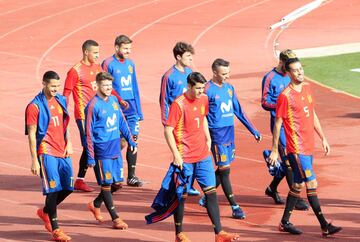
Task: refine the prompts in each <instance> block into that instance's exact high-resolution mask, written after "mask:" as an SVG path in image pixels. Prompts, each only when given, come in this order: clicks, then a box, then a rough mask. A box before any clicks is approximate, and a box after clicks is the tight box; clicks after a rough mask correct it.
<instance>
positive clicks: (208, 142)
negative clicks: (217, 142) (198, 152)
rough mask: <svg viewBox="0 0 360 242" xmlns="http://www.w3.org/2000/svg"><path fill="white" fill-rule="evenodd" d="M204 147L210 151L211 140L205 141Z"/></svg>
mask: <svg viewBox="0 0 360 242" xmlns="http://www.w3.org/2000/svg"><path fill="white" fill-rule="evenodd" d="M206 145H207V146H208V148H209V151H210V150H211V140H207V141H206Z"/></svg>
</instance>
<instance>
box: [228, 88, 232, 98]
mask: <svg viewBox="0 0 360 242" xmlns="http://www.w3.org/2000/svg"><path fill="white" fill-rule="evenodd" d="M228 93H229V96H230V97H232V96H233V92H232V90H231V89H228Z"/></svg>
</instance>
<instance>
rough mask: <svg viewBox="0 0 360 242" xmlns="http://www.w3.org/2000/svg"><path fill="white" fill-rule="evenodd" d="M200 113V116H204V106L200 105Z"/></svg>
mask: <svg viewBox="0 0 360 242" xmlns="http://www.w3.org/2000/svg"><path fill="white" fill-rule="evenodd" d="M200 112H201V115H205V106H204V105H201V108H200Z"/></svg>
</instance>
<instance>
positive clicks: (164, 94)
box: [159, 75, 170, 126]
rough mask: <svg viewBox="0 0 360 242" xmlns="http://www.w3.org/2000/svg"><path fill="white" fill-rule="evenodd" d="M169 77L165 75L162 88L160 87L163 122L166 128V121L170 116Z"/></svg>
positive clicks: (162, 79)
mask: <svg viewBox="0 0 360 242" xmlns="http://www.w3.org/2000/svg"><path fill="white" fill-rule="evenodd" d="M169 81H170V80H169V77H168V76H167V75H164V76H163V77H162V78H161V87H160V97H159V103H160V112H161V122H162V124H163V125H164V126H165V125H166V121H167V119H168V116H169Z"/></svg>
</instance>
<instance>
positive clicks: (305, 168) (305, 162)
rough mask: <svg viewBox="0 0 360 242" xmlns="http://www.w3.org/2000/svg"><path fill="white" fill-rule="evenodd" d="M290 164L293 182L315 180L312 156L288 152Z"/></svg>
mask: <svg viewBox="0 0 360 242" xmlns="http://www.w3.org/2000/svg"><path fill="white" fill-rule="evenodd" d="M288 158H289V162H290V166H291V168H292V170H293V174H294V182H295V183H302V182H309V181H312V180H315V179H316V177H315V173H314V170H313V167H312V163H313V156H312V155H301V154H293V153H291V154H288Z"/></svg>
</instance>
